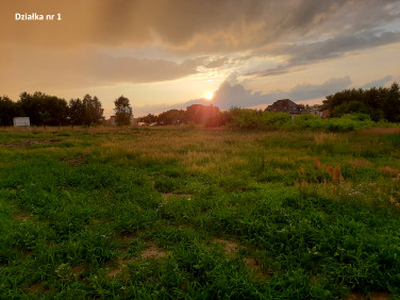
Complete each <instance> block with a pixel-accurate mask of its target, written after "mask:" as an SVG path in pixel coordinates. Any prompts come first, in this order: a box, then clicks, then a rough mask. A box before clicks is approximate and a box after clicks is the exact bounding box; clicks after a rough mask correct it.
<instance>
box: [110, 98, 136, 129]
mask: <svg viewBox="0 0 400 300" xmlns="http://www.w3.org/2000/svg"><path fill="white" fill-rule="evenodd" d="M114 104H115V108H114V112H115V123H116V124H117V125H118V126H123V125H130V124H131V119H132V107H131V105H130V104H129V99H128V98H126V97H124V96H120V97H119V98H118V99H116V100H115V101H114Z"/></svg>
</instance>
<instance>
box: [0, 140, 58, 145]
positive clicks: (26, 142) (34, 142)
mask: <svg viewBox="0 0 400 300" xmlns="http://www.w3.org/2000/svg"><path fill="white" fill-rule="evenodd" d="M58 142H61V140H40V141H31V140H30V141H24V142H19V143H9V144H0V147H28V146H31V145H36V144H54V143H58Z"/></svg>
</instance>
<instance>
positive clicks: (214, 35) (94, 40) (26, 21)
mask: <svg viewBox="0 0 400 300" xmlns="http://www.w3.org/2000/svg"><path fill="white" fill-rule="evenodd" d="M40 16H43V20H41V19H40ZM35 18H36V19H35ZM399 50H400V2H399V1H398V0H383V1H382V0H379V1H378V0H367V1H352V0H343V1H333V0H326V1H320V0H288V1H278V0H271V1H265V0H249V1H239V0H218V1H215V0H190V1H188V0H174V1H170V0H85V1H81V0H71V1H61V0H15V1H2V2H1V3H0V64H1V68H2V72H1V73H0V95H7V96H9V97H10V98H11V99H13V100H14V101H17V100H18V97H19V94H20V93H22V92H24V91H26V92H28V93H33V92H35V91H41V92H44V93H46V94H50V95H56V96H58V97H62V98H64V99H66V100H67V101H69V100H70V99H72V98H73V99H76V98H82V97H83V96H84V95H85V94H87V93H89V94H91V95H93V96H97V97H98V98H99V100H100V101H101V102H102V104H103V107H104V108H105V115H106V116H107V117H108V116H110V115H111V114H112V113H113V105H114V104H113V103H114V100H115V99H116V98H118V97H119V96H120V95H124V96H125V97H127V98H128V99H129V100H130V103H131V105H132V106H133V113H134V115H135V116H142V115H145V114H148V113H159V112H162V111H166V110H168V109H172V108H178V109H180V108H183V109H185V108H186V107H187V106H189V105H191V104H195V103H207V104H209V103H213V104H214V105H216V106H218V107H219V108H221V109H229V108H230V107H265V106H266V105H268V104H271V103H272V102H274V101H275V100H278V99H282V98H289V99H291V100H293V101H295V102H299V103H301V102H302V103H311V104H313V103H320V102H321V101H322V100H323V99H324V98H325V96H327V95H329V94H332V93H335V92H338V91H341V90H343V89H346V88H353V87H354V88H368V87H373V86H376V87H379V86H388V85H390V84H392V83H393V82H395V81H397V82H400V71H399V70H400V69H399V66H400V56H399V53H400V51H399ZM207 93H210V94H207ZM206 95H208V96H207V97H206ZM210 95H211V96H210ZM207 98H208V99H207Z"/></svg>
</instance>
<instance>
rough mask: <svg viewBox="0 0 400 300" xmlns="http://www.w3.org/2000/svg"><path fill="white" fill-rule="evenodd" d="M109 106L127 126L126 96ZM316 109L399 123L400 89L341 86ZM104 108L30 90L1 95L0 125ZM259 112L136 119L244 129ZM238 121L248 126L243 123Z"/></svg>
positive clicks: (204, 111)
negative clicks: (12, 95) (14, 96)
mask: <svg viewBox="0 0 400 300" xmlns="http://www.w3.org/2000/svg"><path fill="white" fill-rule="evenodd" d="M114 104H115V108H114V112H115V123H116V125H130V124H131V122H132V118H133V115H132V107H131V106H130V103H129V99H128V98H126V97H124V96H120V97H119V98H117V99H116V100H115V101H114ZM320 110H321V111H323V110H329V117H330V118H336V117H338V118H339V117H342V116H344V115H348V114H362V115H366V116H368V117H369V118H370V119H371V120H372V121H382V120H386V121H389V122H400V88H399V85H398V84H397V83H393V84H392V85H391V87H389V88H385V87H380V88H370V89H347V90H343V91H341V92H338V93H335V94H333V95H329V96H326V99H325V100H324V101H323V104H322V105H321V107H320ZM103 112H104V109H103V108H102V104H101V102H100V101H99V99H98V98H97V97H96V96H91V95H89V94H87V95H85V96H84V97H83V98H82V99H79V98H78V99H71V100H70V101H69V102H67V101H66V100H65V99H61V98H58V97H56V96H50V95H46V94H44V93H41V92H35V93H34V94H29V93H26V92H24V93H22V94H21V95H20V97H19V100H18V101H17V102H14V101H12V100H11V99H10V98H8V97H7V96H3V97H0V126H12V125H13V118H14V117H30V122H31V125H35V126H40V125H49V126H62V125H72V126H74V125H83V126H91V125H98V124H101V123H102V122H104V116H103ZM264 113H267V112H262V111H258V112H254V114H253V113H250V112H249V110H247V109H241V108H231V109H230V110H228V111H220V110H219V108H218V107H216V106H213V105H212V104H211V105H208V106H205V105H202V104H193V105H191V106H189V107H187V109H186V110H182V109H180V110H179V109H171V110H168V111H165V112H162V113H161V114H159V115H154V114H148V115H147V116H145V117H142V118H139V119H138V121H139V122H145V123H148V124H151V123H157V124H160V125H178V124H188V123H194V124H203V125H205V126H206V127H218V126H223V125H227V124H233V123H235V122H236V123H237V124H240V126H242V127H243V126H244V127H249V126H250V125H251V124H250V123H251V122H254V119H255V118H256V117H257V118H258V117H260V116H261V115H264ZM269 113H272V112H268V114H269ZM272 114H273V113H272ZM250 115H251V116H252V117H250ZM239 116H240V117H239ZM271 118H272V117H270V116H268V117H264V119H263V122H267V123H268V122H270V121H268V120H270V119H271ZM285 118H286V117H285ZM272 119H274V120H275V119H276V118H275V117H274V118H272ZM278 119H279V118H278ZM238 120H240V121H238ZM243 122H245V123H246V122H247V123H249V124H242V123H243ZM256 123H257V122H256ZM250 127H251V126H250Z"/></svg>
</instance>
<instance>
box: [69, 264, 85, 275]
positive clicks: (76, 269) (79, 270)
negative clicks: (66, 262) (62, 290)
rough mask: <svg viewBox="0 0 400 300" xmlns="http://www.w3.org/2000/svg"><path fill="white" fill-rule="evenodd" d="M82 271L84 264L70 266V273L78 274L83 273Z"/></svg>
mask: <svg viewBox="0 0 400 300" xmlns="http://www.w3.org/2000/svg"><path fill="white" fill-rule="evenodd" d="M83 271H85V267H84V266H75V267H73V268H72V273H73V274H74V275H80V274H81V273H83Z"/></svg>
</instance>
